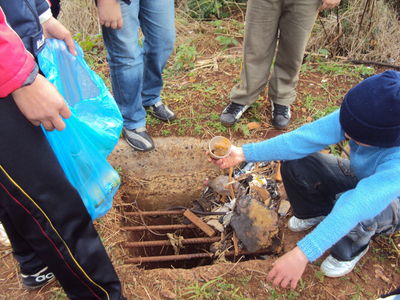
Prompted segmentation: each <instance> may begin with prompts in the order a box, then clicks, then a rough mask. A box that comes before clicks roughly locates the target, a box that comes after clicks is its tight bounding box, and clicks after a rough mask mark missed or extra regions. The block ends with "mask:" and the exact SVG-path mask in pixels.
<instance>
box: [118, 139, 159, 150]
mask: <svg viewBox="0 0 400 300" xmlns="http://www.w3.org/2000/svg"><path fill="white" fill-rule="evenodd" d="M124 138H125V141H126V142H127V144H128V145H129V146H131V147H132V148H133V149H134V150H136V151H139V152H149V151H151V150H154V149H155V147H153V148H150V149H142V148H138V147H136V146H135V145H133V144H131V143H130V142H129V141H128V139H127V138H126V137H125V136H124Z"/></svg>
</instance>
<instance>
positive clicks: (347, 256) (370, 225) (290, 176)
mask: <svg viewBox="0 0 400 300" xmlns="http://www.w3.org/2000/svg"><path fill="white" fill-rule="evenodd" d="M281 173H282V179H283V184H284V186H285V190H286V193H287V195H288V198H289V201H290V203H291V205H292V208H293V213H294V215H295V216H296V217H297V218H299V219H307V218H313V217H319V216H326V215H328V214H329V213H330V211H331V210H332V208H333V206H334V204H335V202H336V200H337V199H338V197H339V196H340V194H341V193H343V192H345V191H347V190H350V189H353V188H354V187H355V186H356V185H357V182H358V179H357V178H356V176H355V175H354V174H352V172H351V170H350V162H349V161H348V160H345V159H341V158H337V157H334V156H333V155H326V154H321V153H314V154H312V155H310V156H307V157H305V158H302V159H297V160H290V161H285V162H283V163H282V167H281ZM399 207H400V205H399V199H395V200H394V201H393V202H392V203H391V204H390V205H389V206H388V207H387V208H386V209H385V210H384V211H382V212H381V213H380V214H379V215H378V216H376V217H375V218H373V219H370V220H365V221H362V222H361V223H359V224H358V225H357V226H356V227H355V228H353V229H352V230H351V231H350V232H349V233H348V234H347V235H346V236H345V237H343V238H342V239H341V240H340V241H338V242H337V243H336V244H335V245H334V246H333V247H332V248H331V255H332V256H333V257H335V258H336V259H338V260H341V261H348V260H351V259H352V258H354V257H355V256H357V255H358V254H359V253H360V252H362V251H363V250H364V249H365V248H366V247H367V246H368V243H369V242H370V240H371V238H372V237H373V236H374V235H375V234H379V233H389V234H390V233H393V232H394V231H395V230H397V229H398V228H399V227H400V222H399V218H400V208H399Z"/></svg>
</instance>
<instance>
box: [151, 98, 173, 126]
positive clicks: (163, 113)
mask: <svg viewBox="0 0 400 300" xmlns="http://www.w3.org/2000/svg"><path fill="white" fill-rule="evenodd" d="M147 108H148V109H149V111H150V113H151V114H152V115H153V116H154V117H156V118H157V119H160V120H162V121H165V122H169V121H172V120H175V119H176V115H175V113H174V112H173V111H172V110H170V109H169V108H168V106H166V105H165V104H164V103H162V102H161V101H158V102H157V103H156V104H154V105H152V106H149V107H147Z"/></svg>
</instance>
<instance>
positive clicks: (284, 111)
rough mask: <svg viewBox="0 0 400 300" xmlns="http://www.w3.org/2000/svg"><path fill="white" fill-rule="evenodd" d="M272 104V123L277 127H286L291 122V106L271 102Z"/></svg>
mask: <svg viewBox="0 0 400 300" xmlns="http://www.w3.org/2000/svg"><path fill="white" fill-rule="evenodd" d="M271 104H272V125H273V126H274V127H275V128H276V129H285V128H286V127H288V125H289V123H290V118H291V113H290V107H289V106H285V105H280V104H276V103H273V102H271Z"/></svg>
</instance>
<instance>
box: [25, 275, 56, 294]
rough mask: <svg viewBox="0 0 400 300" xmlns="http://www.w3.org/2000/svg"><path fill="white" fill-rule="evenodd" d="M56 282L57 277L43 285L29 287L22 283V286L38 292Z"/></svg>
mask: <svg viewBox="0 0 400 300" xmlns="http://www.w3.org/2000/svg"><path fill="white" fill-rule="evenodd" d="M55 280H56V277H53V278H51V279H49V280H48V281H46V282H45V283H43V284H41V285H35V286H29V285H26V284H24V283H22V286H23V287H24V288H25V289H27V290H30V291H33V290H38V289H40V288H42V287H45V286H46V285H49V284H50V283H52V282H54V281H55Z"/></svg>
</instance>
